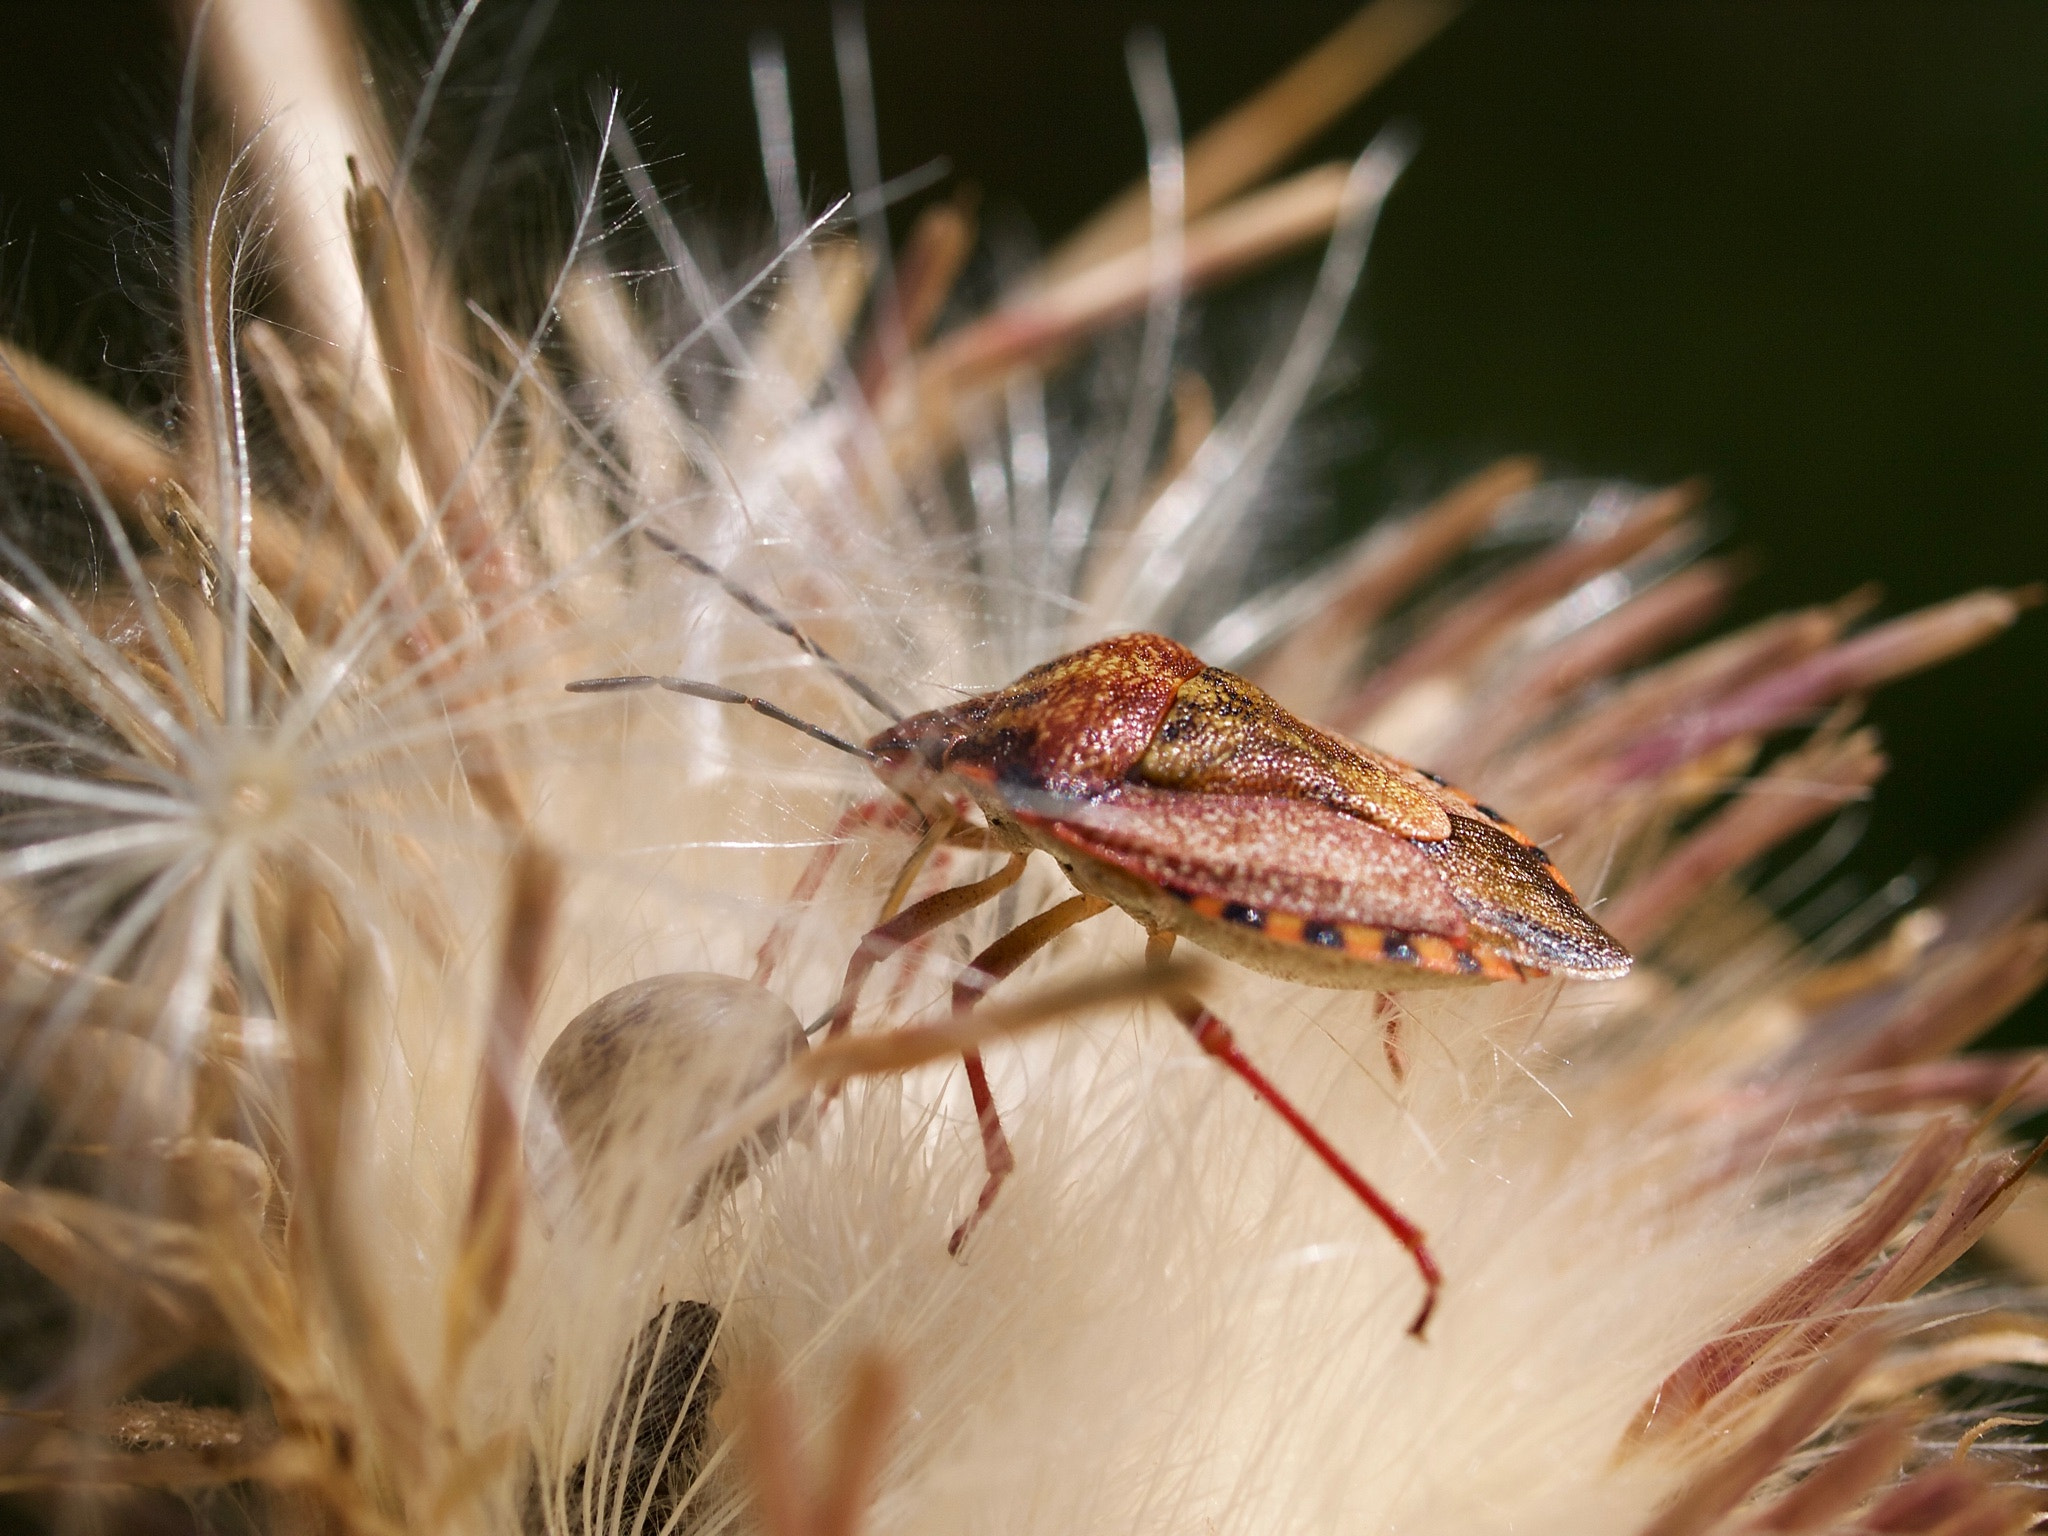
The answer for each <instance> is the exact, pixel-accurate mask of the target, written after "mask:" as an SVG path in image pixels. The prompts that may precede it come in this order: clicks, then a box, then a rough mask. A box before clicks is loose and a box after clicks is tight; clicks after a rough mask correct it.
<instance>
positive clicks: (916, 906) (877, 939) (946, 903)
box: [812, 853, 1026, 1039]
mask: <svg viewBox="0 0 2048 1536" xmlns="http://www.w3.org/2000/svg"><path fill="white" fill-rule="evenodd" d="M1025 857H1026V856H1025V855H1024V854H1021V853H1014V854H1011V855H1010V860H1009V862H1008V863H1007V864H1005V865H1004V866H1003V867H1002V868H1001V869H999V870H997V871H996V872H995V873H994V874H992V875H990V876H989V877H988V878H987V879H985V880H976V881H975V882H973V883H972V884H971V885H956V886H952V887H950V888H949V889H947V890H943V891H937V892H934V893H933V894H932V895H930V896H927V897H925V898H924V900H922V901H919V902H914V903H912V904H911V905H910V906H908V907H905V908H904V909H903V910H902V911H901V912H899V913H897V914H896V915H895V916H894V917H892V918H890V919H889V920H888V921H886V922H881V923H877V924H875V926H874V927H872V928H870V929H869V930H868V931H867V933H866V934H865V935H863V936H862V938H861V941H860V944H859V946H858V947H857V948H856V949H855V950H854V952H853V958H852V959H851V960H849V961H847V962H846V979H845V980H844V981H843V982H841V983H840V987H839V1000H838V1001H837V1002H835V1003H834V1004H833V1005H832V1011H831V1012H830V1013H828V1014H827V1015H826V1016H825V1021H824V1022H825V1026H826V1027H825V1035H826V1038H827V1039H830V1038H832V1037H833V1036H836V1035H840V1034H843V1033H845V1031H846V1029H847V1027H848V1026H849V1025H851V1024H852V1023H853V1010H854V1008H855V1006H856V1005H857V1004H858V1003H859V1002H860V991H861V988H862V987H863V986H865V985H866V983H867V979H868V974H869V972H871V971H873V970H874V968H875V967H876V966H878V965H880V964H881V963H882V962H883V961H884V960H886V959H888V958H889V956H891V955H893V954H895V953H896V951H897V950H899V949H901V948H902V947H903V946H904V945H906V944H908V943H910V942H911V941H912V940H914V939H920V938H923V937H924V935H926V934H928V933H930V932H931V931H932V930H933V929H934V928H939V927H943V926H944V925H945V924H947V923H950V922H951V921H953V919H954V918H956V917H961V916H964V915H965V914H967V913H969V912H972V911H973V910H974V909H975V908H976V907H978V906H980V905H981V904H982V903H983V902H987V901H993V900H995V898H996V897H998V896H1000V895H1001V894H1002V893H1003V892H1004V891H1007V890H1008V889H1009V888H1010V887H1011V886H1013V885H1015V884H1016V883H1017V881H1018V879H1019V878H1020V877H1021V876H1022V875H1023V873H1024V860H1025ZM812 1027H813V1028H814V1029H815V1028H816V1026H815V1025H814V1026H812Z"/></svg>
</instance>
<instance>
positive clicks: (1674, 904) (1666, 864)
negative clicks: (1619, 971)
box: [1601, 731, 1885, 950]
mask: <svg viewBox="0 0 2048 1536" xmlns="http://www.w3.org/2000/svg"><path fill="white" fill-rule="evenodd" d="M1884 770H1885V759H1884V757H1883V755H1882V754H1881V753H1880V752H1879V751H1878V750H1877V735H1876V733H1875V732H1874V731H1857V732H1854V733H1852V734H1851V735H1849V736H1847V737H1843V738H1840V739H1832V740H1831V739H1823V740H1821V741H1817V742H1815V743H1813V744H1811V745H1810V746H1807V747H1805V748H1802V749H1801V750H1800V751H1798V752H1794V753H1790V754H1788V755H1787V756H1785V757H1783V758H1781V759H1779V760H1778V761H1777V762H1776V763H1774V764H1773V765H1772V766H1771V769H1770V771H1769V772H1768V773H1766V774H1764V776H1763V777H1761V778H1759V779H1753V780H1751V781H1750V782H1749V783H1748V784H1745V785H1744V786H1743V788H1742V793H1741V794H1740V796H1738V797H1737V799H1736V800H1735V801H1734V802H1733V803H1732V804H1730V805H1728V806H1727V807H1725V808H1724V809H1722V810H1721V811H1719V812H1717V813H1715V815H1714V816H1713V817H1712V818H1710V819H1709V820H1708V821H1707V822H1706V823H1705V824H1704V825H1703V826H1701V827H1699V828H1698V829H1697V830H1695V831H1693V832H1691V833H1689V834H1688V835H1687V836H1686V837H1685V839H1684V840H1683V841H1682V842H1681V843H1680V844H1679V846H1678V847H1677V848H1675V849H1673V850H1672V851H1671V852H1670V853H1669V854H1667V855H1666V856H1665V857H1664V859H1663V860H1662V862H1660V863H1659V864H1658V865H1657V867H1656V868H1655V869H1654V870H1652V871H1651V872H1650V873H1649V874H1648V875H1646V876H1645V877H1643V878H1642V879H1640V880H1637V881H1635V882H1633V883H1632V884H1631V885H1630V886H1629V888H1628V890H1627V891H1626V892H1624V893H1623V894H1622V895H1621V896H1619V897H1617V898H1616V899H1615V901H1614V902H1613V903H1612V904H1611V905H1610V906H1609V907H1608V908H1607V910H1606V911H1605V912H1603V913H1602V914H1601V917H1602V922H1603V924H1604V925H1605V927H1606V928H1607V930H1608V931H1609V932H1610V933H1612V934H1613V935H1614V936H1615V937H1616V938H1618V939H1620V940H1621V941H1622V942H1623V943H1624V944H1626V945H1628V946H1629V947H1630V948H1631V949H1638V950H1639V949H1641V948H1643V947H1644V946H1646V945H1648V944H1650V943H1652V942H1653V941H1655V940H1656V939H1657V938H1659V937H1660V936H1661V935H1662V934H1663V933H1664V931H1665V930H1666V929H1667V928H1668V927H1669V926H1670V925H1671V923H1672V922H1673V921H1674V920H1676V919H1677V918H1678V917H1679V916H1680V915H1682V914H1683V913H1684V911H1685V909H1686V908H1687V907H1688V906H1690V905H1691V904H1692V902H1693V901H1694V900H1695V899H1696V898H1697V897H1699V896H1700V895H1701V894H1702V893H1704V892H1705V891H1706V889H1707V888H1708V887H1709V886H1710V885H1712V884H1713V883H1714V882H1715V881H1717V880H1720V879H1722V878H1724V877H1725V876H1727V875H1730V874H1732V873H1734V872H1735V871H1736V870H1738V869H1740V868H1742V867H1743V866H1744V865H1745V864H1747V863H1749V862H1750V860H1752V859H1755V858H1758V857H1761V856H1762V855H1763V854H1765V853H1768V852H1769V851H1770V850H1771V849H1773V848H1775V847H1776V846H1777V845H1778V844H1779V843H1781V842H1783V841H1784V840H1785V839H1786V838H1788V837H1790V836H1792V835H1793V834H1794V833H1796V832H1798V831H1799V830H1800V829H1801V828H1803V827H1807V826H1811V825H1812V824H1813V823H1814V822H1816V821H1818V820H1820V819H1821V818H1822V817H1823V816H1826V815H1828V814H1829V813H1830V812H1832V811H1835V810H1837V809H1839V808H1840V807H1841V806H1842V805H1844V804H1846V803H1847V802H1848V801H1850V800H1854V799H1858V798H1860V797H1862V796H1863V795H1865V794H1866V793H1867V792H1868V790H1869V788H1870V786H1871V785H1873V784H1875V783H1876V782H1877V781H1878V779H1879V778H1880V777H1882V776H1883V774H1884Z"/></svg>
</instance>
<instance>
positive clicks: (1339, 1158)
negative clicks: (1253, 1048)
mask: <svg viewBox="0 0 2048 1536" xmlns="http://www.w3.org/2000/svg"><path fill="white" fill-rule="evenodd" d="M1172 950H1173V935H1172V934H1170V933H1155V934H1153V935H1152V937H1151V939H1150V941H1149V942H1148V943H1147V944H1146V946H1145V954H1146V957H1147V958H1148V959H1154V960H1164V959H1165V958H1166V956H1167V955H1168V954H1170V953H1172ZM1167 1004H1168V1006H1169V1007H1171V1008H1172V1009H1173V1011H1174V1015H1175V1017H1177V1018H1178V1019H1179V1020H1180V1021H1181V1023H1182V1024H1184V1025H1186V1026H1187V1030H1188V1033H1189V1034H1191V1035H1193V1036H1194V1037H1195V1044H1197V1045H1199V1046H1200V1047H1201V1048H1202V1049H1203V1050H1204V1051H1206V1052H1208V1053H1209V1054H1210V1055H1211V1056H1213V1057H1215V1058H1216V1059H1217V1060H1218V1061H1220V1062H1222V1063H1223V1065H1224V1066H1226V1067H1228V1068H1229V1069H1230V1070H1231V1071H1232V1072H1234V1073H1236V1074H1237V1075H1238V1077H1239V1078H1240V1079H1242V1080H1243V1082H1244V1084H1245V1086H1246V1087H1248V1088H1250V1089H1251V1091H1252V1092H1253V1093H1255V1094H1257V1095H1258V1096H1259V1097H1260V1098H1261V1099H1263V1100H1264V1101H1265V1103H1266V1107H1267V1108H1269V1109H1271V1110H1272V1111H1273V1113H1275V1114H1276V1115H1278V1116H1279V1117H1280V1118H1281V1119H1282V1120H1284V1121H1286V1122H1287V1128H1288V1129H1289V1130H1291V1131H1293V1132H1294V1134H1295V1135H1296V1136H1298V1137H1300V1138H1301V1140H1302V1143H1303V1144H1304V1145H1305V1146H1307V1148H1308V1149H1309V1151H1311V1152H1313V1153H1315V1155H1316V1156H1317V1157H1318V1158H1320V1159H1321V1160H1322V1163H1323V1166H1324V1167H1326V1168H1328V1169H1329V1170H1330V1172H1332V1173H1334V1174H1335V1175H1337V1177H1338V1178H1339V1179H1340V1180H1341V1181H1342V1182H1343V1184H1344V1187H1345V1188H1347V1189H1349V1190H1350V1191H1351V1193H1353V1194H1354V1195H1356V1196H1358V1198H1359V1199H1360V1200H1361V1201H1363V1202H1364V1203H1365V1207H1366V1209H1367V1210H1369V1211H1371V1212H1372V1213H1373V1215H1374V1216H1376V1217H1378V1218H1379V1223H1380V1225H1381V1226H1383V1227H1385V1228H1386V1229H1387V1231H1388V1232H1389V1233H1390V1234H1391V1235H1392V1236H1393V1239H1394V1241H1395V1242H1397V1243H1399V1244H1400V1245H1401V1246H1402V1247H1403V1248H1405V1249H1407V1250H1408V1256H1409V1257H1410V1258H1411V1259H1413V1260H1414V1261H1415V1267H1416V1269H1417V1270H1418V1271H1420V1272H1421V1275H1422V1288H1423V1289H1422V1310H1421V1311H1419V1312H1417V1313H1416V1314H1415V1321H1414V1322H1412V1323H1410V1324H1409V1325H1408V1331H1409V1332H1410V1333H1412V1334H1414V1335H1415V1337H1417V1338H1418V1339H1419V1338H1421V1337H1422V1330H1423V1329H1424V1328H1426V1327H1427V1326H1428V1325H1429V1315H1430V1314H1431V1313H1432V1312H1434V1311H1435V1310H1436V1298H1437V1292H1438V1291H1440V1290H1442V1289H1443V1283H1444V1277H1443V1271H1442V1270H1440V1269H1438V1268H1437V1266H1436V1257H1435V1255H1434V1254H1432V1253H1431V1252H1430V1251H1429V1243H1428V1240H1427V1239H1425V1238H1424V1237H1423V1235H1422V1229H1421V1228H1420V1227H1418V1226H1416V1225H1415V1223H1414V1222H1412V1221H1410V1220H1409V1219H1408V1218H1407V1217H1406V1216H1403V1215H1402V1214H1401V1213H1400V1212H1399V1211H1398V1210H1396V1209H1395V1208H1394V1204H1393V1202H1392V1201H1391V1200H1389V1199H1387V1197H1386V1196H1385V1195H1383V1194H1381V1193H1380V1192H1379V1191H1378V1190H1377V1189H1374V1188H1373V1187H1372V1185H1371V1184H1370V1183H1368V1182H1367V1181H1366V1178H1365V1176H1364V1175H1363V1174H1361V1173H1360V1172H1359V1171H1358V1170H1357V1169H1356V1168H1353V1167H1352V1166H1351V1164H1350V1163H1349V1162H1347V1161H1346V1160H1345V1158H1344V1154H1343V1153H1341V1152H1339V1151H1338V1150H1337V1149H1336V1148H1335V1147H1333V1146H1332V1145H1330V1142H1329V1140H1328V1139H1327V1138H1326V1137H1325V1136H1324V1135H1323V1133H1322V1132H1321V1131H1319V1130H1317V1129H1316V1128H1315V1126H1313V1125H1312V1124H1310V1123H1309V1119H1308V1116H1306V1115H1304V1114H1303V1113H1302V1112H1301V1111H1300V1110H1298V1109H1296V1108H1295V1107H1294V1105H1293V1104H1292V1103H1290V1102H1289V1101H1288V1099H1287V1097H1286V1095H1284V1094H1282V1093H1281V1092H1280V1090H1279V1089H1278V1088H1276V1087H1275V1086H1274V1085H1273V1083H1272V1082H1271V1081H1270V1080H1269V1079H1268V1078H1267V1077H1266V1074H1265V1073H1263V1072H1261V1071H1260V1070H1259V1069H1258V1068H1257V1067H1255V1066H1253V1065H1252V1063H1251V1059H1250V1058H1249V1057H1247V1056H1246V1055H1245V1053H1244V1052H1243V1051H1241V1050H1240V1049H1238V1045H1237V1041H1236V1040H1235V1039H1234V1038H1233V1037H1232V1036H1231V1033H1230V1027H1229V1026H1228V1025H1226V1024H1225V1023H1224V1022H1223V1021H1222V1020H1221V1019H1219V1018H1217V1017H1216V1015H1215V1014H1213V1013H1211V1012H1210V1011H1209V1010H1208V1009H1207V1008H1204V1007H1203V1006H1202V1005H1201V1004H1200V1003H1199V1002H1197V1001H1196V1000H1195V999H1194V998H1192V997H1187V996H1179V997H1169V998H1168V999H1167Z"/></svg>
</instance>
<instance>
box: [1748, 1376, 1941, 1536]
mask: <svg viewBox="0 0 2048 1536" xmlns="http://www.w3.org/2000/svg"><path fill="white" fill-rule="evenodd" d="M1867 1379H1868V1378H1866V1380H1867ZM1912 1449H1913V1432H1912V1426H1911V1423H1910V1421H1908V1420H1907V1419H1906V1418H1904V1417H1903V1416H1901V1415H1887V1416H1886V1417H1884V1418H1881V1419H1879V1420H1878V1421H1877V1422H1876V1423H1875V1424H1870V1425H1866V1426H1865V1427H1864V1428H1863V1429H1861V1430H1859V1431H1858V1432H1857V1434H1856V1436H1855V1438H1854V1439H1852V1440H1851V1441H1850V1442H1849V1443H1848V1444H1847V1445H1845V1446H1843V1447H1842V1449H1841V1450H1839V1451H1837V1452H1836V1453H1835V1454H1834V1455H1833V1456H1831V1457H1829V1458H1828V1460H1827V1461H1825V1462H1823V1463H1822V1464H1821V1465H1820V1467H1818V1468H1817V1469H1816V1470H1815V1471H1813V1472H1812V1473H1810V1474H1809V1475H1808V1476H1806V1477H1804V1478H1802V1479H1801V1480H1800V1481H1799V1483H1798V1484H1797V1485H1796V1486H1794V1487H1793V1488H1792V1489H1791V1491H1790V1492H1788V1493H1786V1494H1784V1495H1783V1496H1782V1497H1780V1498H1778V1499H1775V1500H1773V1501H1772V1502H1771V1504H1769V1505H1768V1506H1767V1507H1766V1508H1764V1509H1762V1510H1760V1511H1759V1512H1758V1513H1757V1514H1756V1515H1754V1516H1753V1517H1752V1518H1751V1519H1749V1520H1748V1521H1746V1522H1744V1524H1743V1525H1742V1526H1741V1527H1740V1529H1741V1530H1742V1531H1743V1532H1745V1533H1748V1532H1755V1533H1758V1536H1761V1533H1763V1532H1776V1533H1783V1536H1795V1533H1804V1532H1820V1531H1826V1530H1829V1529H1831V1528H1832V1526H1833V1523H1834V1522H1835V1521H1836V1520H1837V1519H1838V1518H1839V1517H1841V1516H1843V1515H1846V1514H1848V1513H1849V1511H1850V1510H1852V1509H1854V1508H1855V1507H1856V1506H1857V1505H1858V1504H1861V1503H1862V1502H1863V1501H1864V1500H1865V1499H1866V1498H1868V1497H1869V1496H1870V1493H1871V1490H1873V1489H1874V1488H1876V1487H1878V1486H1879V1485H1880V1484H1883V1483H1886V1482H1889V1481H1890V1480H1891V1479H1892V1478H1893V1477H1894V1476H1895V1475H1896V1474H1897V1473H1898V1470H1899V1468H1900V1467H1902V1466H1903V1465H1905V1461H1906V1457H1907V1456H1908V1455H1909V1454H1910V1453H1911V1451H1912Z"/></svg>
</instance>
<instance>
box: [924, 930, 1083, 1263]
mask: <svg viewBox="0 0 2048 1536" xmlns="http://www.w3.org/2000/svg"><path fill="white" fill-rule="evenodd" d="M1108 910H1109V903H1108V902H1106V901H1104V900H1103V899H1102V898H1101V897H1099V896H1069V897H1068V898H1067V899H1066V900H1065V901H1063V902H1061V903H1060V904H1059V905H1058V906H1056V907H1048V908H1046V910H1045V911H1043V912H1041V913H1039V914H1038V916H1036V917H1033V918H1027V919H1025V921H1023V922H1021V923H1019V924H1018V925H1017V926H1016V927H1014V928H1012V929H1011V930H1010V931H1009V932H1008V933H1006V934H1004V935H1003V936H1002V937H1001V938H999V939H997V940H996V941H995V942H994V943H993V944H991V945H989V947H988V948H987V949H984V950H983V951H982V952H981V953H980V954H978V955H976V956H975V957H974V958H973V959H972V960H971V961H969V962H968V964H967V968H966V969H965V970H964V971H962V972H961V973H960V979H959V980H958V981H956V982H954V983H953V1015H954V1017H956V1018H957V1017H959V1016H960V1015H961V1014H963V1013H967V1012H970V1011H971V1010H972V1009H973V1007H974V1005H975V1004H976V1003H978V1002H980V1001H981V1000H982V998H983V997H984V996H986V995H987V993H988V989H989V988H990V987H993V986H994V985H995V984H996V983H997V982H999V981H1001V980H1002V979H1003V978H1004V977H1005V976H1008V975H1009V974H1010V973H1011V972H1012V971H1014V970H1016V969H1017V967H1018V966H1020V965H1022V964H1023V963H1024V962H1025V961H1026V960H1029V959H1030V958H1031V957H1032V956H1033V955H1035V954H1037V953H1038V952H1039V951H1040V950H1041V949H1043V948H1045V946H1046V945H1048V944H1050V943H1051V942H1052V941H1053V940H1054V939H1056V938H1058V937H1059V936H1060V935H1061V934H1063V933H1065V932H1066V931H1067V930H1068V929H1069V928H1071V927H1073V926H1074V925H1075V924H1076V923H1082V922H1086V921H1087V920H1088V919H1089V918H1091V917H1093V916H1095V915H1096V914H1097V913H1098V912H1106V911H1108ZM961 1060H962V1061H964V1062H965V1063H966V1065H967V1091H968V1092H969V1093H970V1094H972V1095H973V1096H974V1117H975V1119H976V1121H977V1122H979V1124H980V1126H981V1155H982V1161H983V1162H984V1163H985V1164H986V1165H987V1168H988V1178H987V1179H986V1181H985V1182H984V1183H983V1184H982V1186H981V1195H980V1197H979V1198H978V1199H976V1200H975V1202H974V1209H973V1210H972V1211H970V1212H969V1213H968V1215H967V1219H966V1220H964V1221H962V1222H961V1223H960V1225H959V1226H957V1227H955V1228H954V1229H953V1236H952V1238H951V1239H950V1240H949V1241H948V1242H947V1244H946V1252H948V1253H954V1254H957V1253H958V1252H959V1251H960V1245H961V1244H963V1243H965V1242H966V1241H967V1237H968V1234H969V1233H971V1232H972V1231H973V1230H974V1227H975V1224H976V1223H977V1222H979V1221H980V1220H981V1218H982V1217H983V1216H984V1215H986V1214H987V1212H988V1208H989V1207H990V1206H991V1205H993V1204H994V1203H995V1198H996V1191H997V1190H999V1189H1001V1188H1002V1187H1003V1180H1004V1179H1006V1178H1008V1177H1009V1176H1010V1174H1011V1172H1012V1171H1013V1170H1014V1169H1015V1168H1016V1166H1017V1159H1016V1157H1015V1156H1014V1155H1013V1154H1012V1153H1011V1151H1010V1140H1009V1138H1008V1137H1007V1136H1005V1135H1004V1134H1003V1121H1002V1117H1001V1116H1000V1115H999V1114H997V1113H996V1101H995V1095H994V1094H992V1093H990V1092H989V1086H988V1069H987V1068H986V1067H984V1066H983V1065H982V1061H981V1052H980V1051H979V1050H969V1051H967V1052H966V1053H965V1054H963V1055H962V1057H961Z"/></svg>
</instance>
